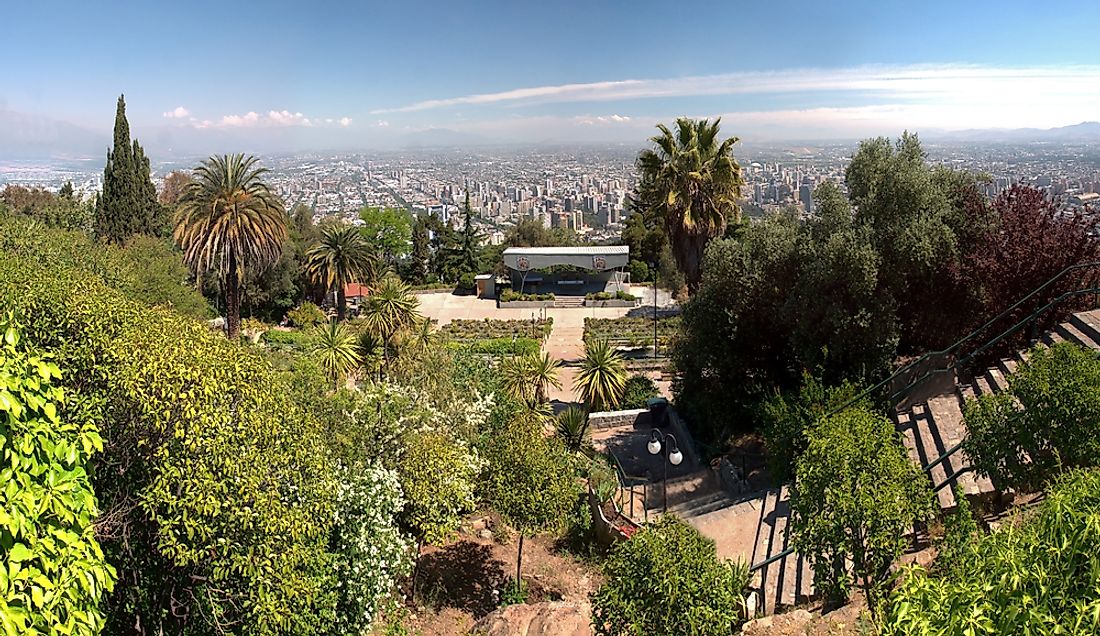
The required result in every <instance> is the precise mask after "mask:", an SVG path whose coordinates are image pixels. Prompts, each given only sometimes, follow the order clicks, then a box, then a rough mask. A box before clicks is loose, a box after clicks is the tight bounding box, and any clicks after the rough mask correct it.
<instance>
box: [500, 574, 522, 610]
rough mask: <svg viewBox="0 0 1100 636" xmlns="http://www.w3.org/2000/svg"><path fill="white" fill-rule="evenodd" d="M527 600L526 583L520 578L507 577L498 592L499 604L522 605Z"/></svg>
mask: <svg viewBox="0 0 1100 636" xmlns="http://www.w3.org/2000/svg"><path fill="white" fill-rule="evenodd" d="M526 602H527V584H526V583H524V582H523V580H522V579H520V580H516V579H508V582H507V583H505V584H504V589H503V590H501V594H500V606H501V607H508V606H509V605H523V604H524V603H526Z"/></svg>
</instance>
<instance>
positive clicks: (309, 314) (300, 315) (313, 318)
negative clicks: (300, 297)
mask: <svg viewBox="0 0 1100 636" xmlns="http://www.w3.org/2000/svg"><path fill="white" fill-rule="evenodd" d="M286 319H287V320H289V321H290V324H291V325H293V326H295V327H298V328H299V329H305V328H307V327H315V326H317V325H320V324H322V323H323V322H325V321H326V320H328V318H327V317H326V316H325V312H323V311H321V308H320V307H318V306H317V305H314V304H313V303H311V302H309V301H308V300H307V301H306V302H304V303H302V304H301V305H299V306H298V308H297V309H291V310H290V311H288V312H287V313H286Z"/></svg>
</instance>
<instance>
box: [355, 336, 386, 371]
mask: <svg viewBox="0 0 1100 636" xmlns="http://www.w3.org/2000/svg"><path fill="white" fill-rule="evenodd" d="M383 348H384V345H383V344H382V339H381V338H379V337H378V336H376V335H374V334H373V333H371V332H370V331H369V330H363V331H362V332H360V334H359V366H361V367H362V368H363V370H364V371H366V372H367V374H368V375H370V376H374V375H375V374H376V373H379V374H380V373H381V372H382V349H383ZM378 379H379V380H381V379H382V378H381V376H379V378H378Z"/></svg>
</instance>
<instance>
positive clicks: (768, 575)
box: [752, 486, 814, 615]
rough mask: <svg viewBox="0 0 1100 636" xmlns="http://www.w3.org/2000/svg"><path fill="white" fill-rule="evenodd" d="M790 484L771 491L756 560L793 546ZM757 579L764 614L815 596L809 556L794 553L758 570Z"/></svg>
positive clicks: (756, 546)
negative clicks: (790, 522)
mask: <svg viewBox="0 0 1100 636" xmlns="http://www.w3.org/2000/svg"><path fill="white" fill-rule="evenodd" d="M789 494H790V493H789V491H788V489H787V487H786V486H784V487H783V488H780V489H772V490H770V491H767V493H766V497H767V500H766V501H765V505H763V506H762V507H761V511H760V512H761V514H760V525H759V527H758V529H757V538H756V545H755V547H754V556H753V559H752V560H753V562H754V563H760V562H762V561H764V560H765V559H768V558H770V557H773V556H776V555H778V554H781V553H782V552H783V551H785V550H786V549H788V548H789V547H791V545H792V544H791V534H790V525H789V523H788V522H789V521H790V499H789ZM754 583H755V586H756V589H757V590H758V593H759V599H758V607H759V608H760V610H761V613H762V614H763V615H768V614H775V613H776V612H778V611H780V610H781V609H782V608H784V607H790V606H792V605H795V604H797V603H802V602H806V601H808V600H810V599H812V598H813V596H814V589H813V570H812V568H811V566H810V563H809V561H808V560H807V559H805V558H804V557H802V555H800V554H798V553H791V554H789V555H787V556H785V557H783V558H782V559H779V560H777V561H775V562H774V563H772V564H770V565H768V566H767V567H764V568H761V569H760V570H757V572H756V573H755V574H754Z"/></svg>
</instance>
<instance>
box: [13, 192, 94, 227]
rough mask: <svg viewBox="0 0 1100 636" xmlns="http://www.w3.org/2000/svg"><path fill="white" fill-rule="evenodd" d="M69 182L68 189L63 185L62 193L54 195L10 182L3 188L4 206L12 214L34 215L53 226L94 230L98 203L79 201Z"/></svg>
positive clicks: (34, 217) (36, 218)
mask: <svg viewBox="0 0 1100 636" xmlns="http://www.w3.org/2000/svg"><path fill="white" fill-rule="evenodd" d="M65 185H66V186H68V190H66V189H65V188H64V187H63V188H62V191H61V193H59V194H57V195H54V194H53V193H52V192H49V191H48V190H44V189H41V188H25V187H23V186H17V185H10V184H9V185H8V186H6V187H5V188H4V189H3V190H2V191H0V205H3V206H4V207H5V208H6V209H7V210H8V211H9V212H8V213H9V214H10V215H16V216H25V217H30V218H32V219H34V220H36V221H39V222H41V223H44V224H45V225H46V226H48V227H51V228H61V229H66V230H80V231H82V232H91V230H92V222H93V220H94V218H95V206H94V204H93V203H87V202H84V201H80V200H77V198H76V197H75V195H74V194H73V191H72V184H71V183H66V184H65ZM66 192H67V194H66ZM0 216H2V215H0Z"/></svg>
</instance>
